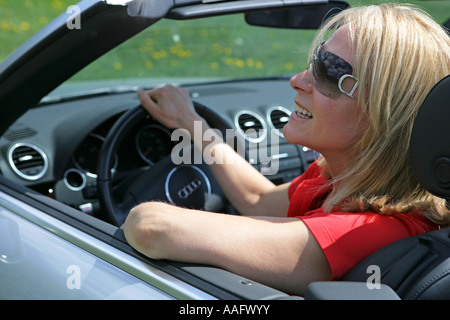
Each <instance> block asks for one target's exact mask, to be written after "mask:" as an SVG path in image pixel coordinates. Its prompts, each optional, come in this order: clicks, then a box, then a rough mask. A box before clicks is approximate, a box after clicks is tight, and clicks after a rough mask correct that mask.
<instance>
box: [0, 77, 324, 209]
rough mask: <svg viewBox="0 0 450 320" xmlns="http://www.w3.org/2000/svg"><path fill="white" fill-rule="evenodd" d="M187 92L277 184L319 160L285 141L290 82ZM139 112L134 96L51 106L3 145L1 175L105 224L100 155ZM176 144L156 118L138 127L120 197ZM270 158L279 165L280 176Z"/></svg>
mask: <svg viewBox="0 0 450 320" xmlns="http://www.w3.org/2000/svg"><path fill="white" fill-rule="evenodd" d="M187 89H188V90H189V91H190V93H191V97H192V99H193V100H195V101H197V102H199V103H201V104H203V105H205V106H207V107H209V108H210V109H212V110H213V111H215V112H216V113H218V114H219V115H220V116H222V118H223V119H225V120H226V121H227V122H228V123H229V125H230V126H231V127H232V128H233V129H234V132H235V133H236V135H237V136H238V137H239V138H241V139H240V141H241V143H242V145H243V147H244V149H245V153H246V155H247V160H248V161H249V162H250V163H251V164H252V165H253V166H254V167H255V168H257V169H258V170H259V171H260V172H261V173H263V174H264V175H266V176H267V177H268V178H269V179H270V180H272V181H273V182H274V183H276V184H280V183H284V182H288V181H291V180H292V179H293V178H295V177H296V176H298V175H300V174H301V173H302V172H303V171H304V170H305V169H306V167H307V166H308V165H309V164H310V163H311V162H312V161H314V160H315V159H316V157H317V154H316V153H315V152H314V151H312V150H309V149H307V148H303V147H302V146H296V145H291V144H289V143H287V142H286V140H285V139H284V137H283V135H282V131H281V129H282V127H283V126H284V124H285V123H286V122H287V121H288V119H289V116H290V112H291V110H292V109H293V107H292V106H293V103H294V96H295V91H294V90H293V89H292V88H291V87H290V86H289V79H288V78H276V79H252V80H239V81H227V82H215V83H205V84H199V85H190V86H187ZM138 105H139V100H138V99H137V95H136V93H134V92H126V93H114V94H113V93H111V94H105V95H98V96H86V97H79V98H76V99H68V100H65V101H59V102H56V103H55V102H53V103H43V104H41V105H40V106H39V107H36V108H33V109H31V110H29V111H28V112H27V113H26V114H24V115H23V116H22V117H21V118H20V119H19V120H18V121H17V122H16V123H15V124H14V125H12V126H11V127H10V128H9V130H8V131H7V132H6V133H5V134H4V135H3V136H2V137H1V139H0V153H1V157H0V170H1V174H2V175H4V176H5V177H6V178H8V179H10V180H12V181H14V182H17V183H19V184H22V185H25V186H27V187H29V188H31V189H34V190H35V191H37V192H39V193H41V194H44V195H47V196H49V197H52V198H54V199H56V200H58V201H60V202H63V203H65V204H67V205H70V206H72V207H74V208H76V209H78V210H81V211H83V212H85V213H87V214H90V215H94V216H101V215H100V214H99V212H101V210H102V208H101V206H100V203H99V199H98V194H97V181H96V178H97V172H96V170H97V166H98V159H99V154H100V150H101V148H102V145H103V143H104V141H105V139H106V137H107V135H108V132H109V131H110V129H111V127H113V125H114V124H115V123H116V121H117V120H118V119H119V118H120V116H121V115H122V114H123V113H125V112H126V111H127V110H129V109H131V108H134V107H136V106H138ZM252 129H253V130H252ZM176 143H177V141H173V140H172V130H169V129H167V128H165V127H164V126H162V125H161V124H159V123H158V122H156V121H155V120H153V119H152V118H151V117H150V116H149V117H147V118H146V119H144V120H142V121H140V122H139V123H137V124H136V125H134V126H133V128H132V129H131V130H130V131H129V132H128V134H127V135H126V137H125V138H124V139H123V141H122V143H121V145H120V147H119V151H118V153H117V155H116V158H115V159H114V165H113V168H112V170H114V171H115V173H116V175H117V176H118V177H119V178H118V182H117V184H116V189H115V192H116V193H117V194H120V193H121V192H123V190H122V189H121V183H120V181H123V180H127V179H133V178H134V177H136V175H138V174H139V173H140V172H142V171H144V170H146V169H148V168H151V167H152V166H154V165H155V164H156V163H157V162H158V161H160V160H161V159H163V158H165V157H166V156H168V155H169V154H170V152H171V151H172V150H173V148H174V146H175V144H176ZM274 146H276V148H275V147H274ZM256 151H257V152H256ZM264 158H265V159H266V160H267V159H272V160H275V159H276V160H278V165H277V167H276V169H275V170H274V169H273V168H271V167H270V166H269V165H268V164H267V161H264Z"/></svg>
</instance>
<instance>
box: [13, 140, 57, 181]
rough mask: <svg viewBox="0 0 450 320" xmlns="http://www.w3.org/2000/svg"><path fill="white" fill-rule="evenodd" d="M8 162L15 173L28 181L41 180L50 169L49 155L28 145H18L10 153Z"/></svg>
mask: <svg viewBox="0 0 450 320" xmlns="http://www.w3.org/2000/svg"><path fill="white" fill-rule="evenodd" d="M8 161H9V165H10V166H11V168H12V169H13V170H14V172H15V173H16V174H17V175H18V176H19V177H21V178H23V179H26V180H37V179H40V178H41V177H42V176H43V175H44V174H45V173H46V172H47V169H48V159H47V155H46V154H45V153H44V151H42V150H41V149H40V148H38V147H36V146H35V145H32V144H28V143H16V144H15V145H13V146H12V147H11V148H10V149H9V152H8Z"/></svg>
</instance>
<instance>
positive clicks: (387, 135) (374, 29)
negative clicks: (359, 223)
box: [313, 4, 450, 225]
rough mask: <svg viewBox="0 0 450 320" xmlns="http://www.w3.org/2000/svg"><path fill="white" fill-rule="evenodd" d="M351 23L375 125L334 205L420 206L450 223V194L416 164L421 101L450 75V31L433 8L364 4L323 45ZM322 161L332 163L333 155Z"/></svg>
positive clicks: (335, 23)
mask: <svg viewBox="0 0 450 320" xmlns="http://www.w3.org/2000/svg"><path fill="white" fill-rule="evenodd" d="M344 25H346V26H348V28H349V37H350V43H351V44H352V48H351V49H352V51H353V54H354V63H353V68H354V74H355V75H356V76H357V77H358V80H359V87H358V97H357V99H358V105H359V106H360V107H361V108H362V113H363V115H364V117H365V118H367V119H368V127H367V130H366V131H365V133H364V134H363V136H362V138H361V139H360V141H359V142H358V143H357V144H356V145H355V146H354V147H353V149H352V154H353V155H354V160H353V162H352V163H351V164H350V165H349V167H348V168H347V170H346V172H345V173H343V174H342V175H341V176H339V177H332V181H337V180H342V181H345V183H343V184H342V188H339V190H337V191H336V193H335V194H333V195H332V196H330V199H328V200H327V202H326V204H325V207H326V209H327V210H331V208H332V207H333V206H337V205H339V206H340V207H341V209H342V210H345V211H354V212H357V211H366V210H370V211H374V212H378V213H381V214H393V213H408V212H420V213H422V214H423V215H425V216H426V217H427V218H428V219H430V220H431V221H433V222H435V223H437V224H440V225H448V224H449V223H450V213H449V211H448V210H447V208H446V206H445V200H443V199H440V198H438V197H435V196H433V195H432V194H430V193H428V192H427V191H426V190H425V189H424V188H423V187H421V186H420V184H419V183H418V182H417V181H416V179H415V178H414V176H413V173H412V171H411V168H410V163H409V150H408V149H409V140H410V136H411V131H412V126H413V122H414V119H415V116H416V115H417V113H418V111H419V108H420V106H421V105H422V103H423V101H424V99H425V97H426V96H427V94H428V93H429V91H430V90H431V89H432V87H433V86H434V85H435V84H436V83H437V82H438V81H439V80H441V79H442V78H444V77H445V76H446V75H448V74H450V36H449V34H448V33H447V32H446V31H445V30H444V29H443V28H442V27H441V26H439V25H438V24H437V23H436V22H435V21H433V20H432V19H431V18H430V17H429V16H428V14H426V13H425V12H423V11H421V10H419V9H416V8H413V7H411V6H409V5H394V4H381V5H373V6H367V7H356V8H351V9H348V10H345V11H342V12H341V13H339V14H338V15H336V16H334V17H333V18H331V20H330V21H328V22H327V23H326V24H325V25H324V26H323V28H321V30H320V31H319V32H318V34H317V36H316V39H315V44H314V45H313V48H314V47H315V46H317V44H318V43H319V42H320V41H321V40H322V39H324V38H325V37H326V35H327V34H328V33H331V32H333V31H335V30H337V29H338V28H339V27H342V26H344ZM320 164H321V165H322V166H323V168H325V169H326V168H327V165H326V160H325V159H322V161H320Z"/></svg>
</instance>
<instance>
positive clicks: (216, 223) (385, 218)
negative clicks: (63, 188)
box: [123, 4, 450, 295]
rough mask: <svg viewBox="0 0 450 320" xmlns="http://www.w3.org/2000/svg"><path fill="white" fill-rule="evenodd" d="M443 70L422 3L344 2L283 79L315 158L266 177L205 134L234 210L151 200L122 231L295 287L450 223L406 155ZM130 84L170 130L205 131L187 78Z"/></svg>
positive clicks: (136, 242) (146, 246)
mask: <svg viewBox="0 0 450 320" xmlns="http://www.w3.org/2000/svg"><path fill="white" fill-rule="evenodd" d="M449 73H450V37H449V36H448V34H446V32H445V31H444V30H443V29H442V28H441V27H440V26H439V25H438V24H437V23H435V22H434V21H433V20H432V19H430V18H429V17H428V16H427V15H426V14H425V13H423V12H421V11H419V10H417V9H414V8H412V7H409V6H401V5H388V4H383V5H379V6H369V7H358V8H353V9H349V10H345V11H343V12H341V13H340V14H338V15H337V16H335V17H334V18H332V20H330V21H329V22H328V23H327V24H326V25H325V26H324V27H323V28H322V29H321V30H320V31H319V33H318V35H317V37H316V40H315V41H314V43H313V46H312V50H311V57H310V68H308V69H307V70H306V71H304V72H302V73H300V74H297V75H295V76H294V77H293V78H292V79H291V82H290V83H291V86H292V88H293V89H294V90H295V91H296V92H297V95H296V96H295V104H296V109H295V111H294V112H293V113H292V116H291V118H290V120H289V122H288V124H287V125H286V126H285V128H284V136H285V137H286V139H287V140H288V141H289V142H290V143H293V144H298V145H302V146H307V147H309V148H312V149H314V150H317V151H318V152H320V153H321V154H322V156H323V157H322V158H320V159H319V160H318V161H316V162H315V163H313V164H312V165H311V166H310V167H309V168H308V170H307V171H306V172H305V173H304V174H303V175H301V176H300V177H298V178H297V179H294V181H292V182H291V183H287V184H284V185H281V186H275V185H273V184H272V183H271V182H270V181H269V180H268V179H266V178H265V177H264V176H262V175H261V174H260V173H259V172H258V171H256V170H255V169H253V167H252V166H250V165H249V164H248V163H247V162H245V160H244V159H242V158H240V157H239V156H238V155H237V154H236V153H235V152H234V150H232V149H231V148H230V147H229V146H227V145H226V144H215V145H214V146H213V147H212V148H213V151H214V152H215V153H216V154H222V155H223V156H226V157H227V158H228V157H231V158H233V157H234V160H235V161H232V162H233V164H211V165H210V167H211V170H212V171H213V173H214V175H215V177H216V179H217V181H218V182H219V184H220V185H221V187H222V189H223V190H224V192H225V193H226V196H227V197H228V199H229V200H230V201H231V202H232V203H233V205H234V206H235V207H236V208H237V209H238V210H239V212H241V214H242V215H241V216H232V215H223V214H213V213H208V212H203V211H196V210H187V209H183V208H178V207H174V206H170V205H168V204H165V203H160V202H148V203H144V204H141V205H139V206H137V207H135V208H134V209H133V210H132V211H131V212H130V214H129V216H128V218H127V220H126V222H125V223H124V225H123V229H124V233H125V236H126V238H127V240H128V241H129V243H130V245H132V246H133V247H134V248H136V249H137V250H138V251H140V252H142V253H144V254H146V255H148V256H149V257H151V258H155V259H170V260H177V261H184V262H195V263H204V264H209V265H214V266H218V267H221V268H224V269H227V270H230V271H232V272H235V273H238V274H240V275H242V276H245V277H248V278H251V279H254V280H256V281H259V282H261V283H265V284H267V285H269V286H272V287H275V288H278V289H280V290H283V291H285V292H288V293H291V294H300V295H301V294H303V293H304V292H305V289H306V287H307V285H308V284H309V283H310V282H312V281H317V280H330V279H333V280H338V279H340V278H341V277H343V276H344V275H345V274H346V273H347V272H348V271H349V270H351V269H352V268H353V267H354V266H355V265H356V264H357V263H358V262H359V261H361V260H362V259H364V258H365V257H367V256H368V255H370V254H371V253H373V252H375V251H376V250H378V249H380V248H382V247H384V246H386V245H387V244H389V243H391V242H393V241H396V240H399V239H401V238H404V237H408V236H413V235H417V234H421V233H424V232H427V231H431V230H434V229H437V228H438V227H439V225H446V224H449V222H450V214H449V212H448V210H447V209H446V207H445V204H444V202H443V201H442V200H441V199H438V198H435V197H434V196H432V195H431V194H429V193H428V192H427V191H426V190H424V189H423V188H422V187H421V186H420V185H419V184H418V183H417V182H416V181H415V179H414V177H413V175H412V172H411V169H410V167H409V160H408V152H407V150H408V144H409V138H410V134H411V129H412V124H413V121H414V117H415V115H416V114H417V112H418V110H419V108H420V106H421V104H422V102H423V100H424V99H425V96H426V95H427V93H428V92H429V91H430V89H431V88H432V87H433V86H434V85H435V84H436V83H437V82H438V81H439V80H440V79H441V78H443V77H444V76H446V75H448V74H449ZM138 95H139V98H140V100H141V103H142V105H143V106H144V107H145V108H146V109H147V110H148V111H149V112H150V113H151V114H152V115H153V117H154V118H156V119H157V120H158V121H160V122H161V123H163V124H165V125H166V126H167V127H170V128H185V129H187V130H189V131H190V132H191V133H193V130H194V121H203V129H204V130H207V129H208V125H207V124H206V122H205V121H204V120H203V119H202V118H200V116H199V115H198V114H197V113H196V112H195V111H194V108H193V105H192V103H191V101H190V99H189V95H188V92H187V91H186V90H185V89H180V88H175V87H171V86H167V87H164V88H160V89H156V90H150V91H147V92H143V91H139V93H138ZM207 146H208V144H207V142H203V145H198V147H199V148H205V147H207ZM209 147H211V146H209ZM228 159H230V158H228ZM227 163H230V161H227Z"/></svg>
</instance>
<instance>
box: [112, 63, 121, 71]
mask: <svg viewBox="0 0 450 320" xmlns="http://www.w3.org/2000/svg"><path fill="white" fill-rule="evenodd" d="M114 69H116V70H122V64H121V63H120V62H119V61H117V62H114Z"/></svg>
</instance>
